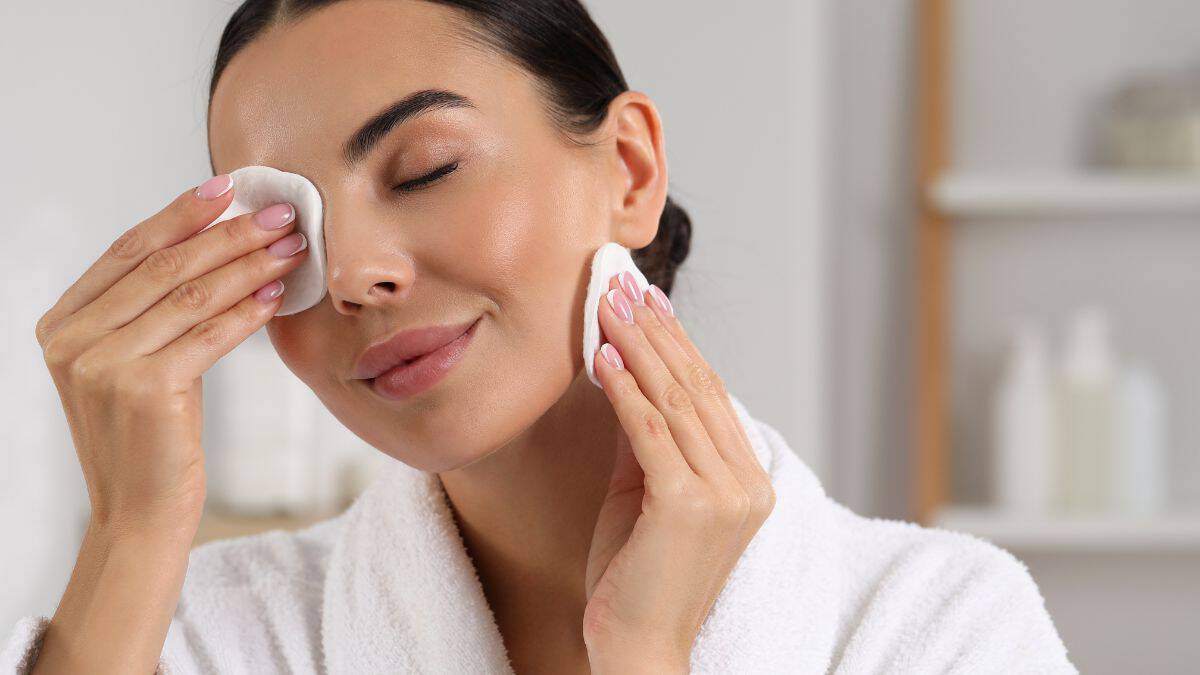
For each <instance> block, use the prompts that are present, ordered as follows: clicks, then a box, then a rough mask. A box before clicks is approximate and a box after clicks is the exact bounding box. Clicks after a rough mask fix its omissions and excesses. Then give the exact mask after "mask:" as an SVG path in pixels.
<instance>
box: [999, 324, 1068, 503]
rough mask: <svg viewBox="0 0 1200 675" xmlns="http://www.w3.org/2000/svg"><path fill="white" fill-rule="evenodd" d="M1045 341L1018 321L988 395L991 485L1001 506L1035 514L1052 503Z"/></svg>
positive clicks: (1053, 427)
mask: <svg viewBox="0 0 1200 675" xmlns="http://www.w3.org/2000/svg"><path fill="white" fill-rule="evenodd" d="M1046 342H1047V341H1046V337H1045V334H1044V331H1043V330H1042V328H1041V326H1039V325H1038V324H1036V323H1034V322H1032V321H1029V320H1026V321H1022V322H1021V323H1020V324H1019V325H1018V327H1017V330H1016V331H1015V332H1014V334H1013V339H1012V345H1011V347H1010V351H1009V355H1008V362H1007V365H1006V367H1005V370H1004V373H1003V375H1002V376H1001V379H1000V384H999V386H998V388H997V390H996V393H995V396H994V400H993V407H992V416H993V417H992V434H993V436H992V459H993V463H992V477H993V483H992V485H993V498H994V502H995V505H996V507H997V508H999V509H1001V510H1005V511H1011V512H1018V513H1022V514H1036V513H1043V512H1045V511H1047V510H1049V509H1050V508H1051V506H1052V501H1053V494H1054V485H1055V481H1054V477H1055V474H1056V472H1057V466H1056V464H1057V459H1058V455H1059V449H1058V443H1057V441H1058V429H1057V426H1058V420H1057V409H1056V407H1055V406H1056V400H1055V390H1054V380H1053V376H1052V374H1051V372H1050V366H1049V357H1048V354H1047V345H1046Z"/></svg>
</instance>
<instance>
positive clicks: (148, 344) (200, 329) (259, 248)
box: [37, 175, 307, 546]
mask: <svg viewBox="0 0 1200 675" xmlns="http://www.w3.org/2000/svg"><path fill="white" fill-rule="evenodd" d="M232 199H233V189H232V186H231V181H230V178H229V176H228V175H221V176H216V177H214V178H212V179H209V180H208V181H206V182H205V183H204V184H203V185H201V186H200V187H198V188H196V189H189V190H188V191H186V192H184V193H183V194H181V195H179V196H178V197H177V198H176V199H175V200H174V201H172V202H171V203H170V204H169V205H167V206H166V208H164V209H163V210H161V211H159V212H158V213H156V214H154V215H153V216H151V217H149V218H147V219H146V220H144V221H143V222H141V223H139V224H138V225H136V226H135V227H133V228H132V229H130V230H128V231H126V232H125V233H124V234H122V235H121V236H120V237H119V238H118V239H116V241H114V242H113V243H112V245H111V246H109V248H108V250H107V251H105V252H104V254H103V255H102V256H100V258H99V259H98V260H96V262H95V263H93V264H92V266H91V267H90V268H89V269H88V270H87V271H86V272H84V274H83V275H82V276H81V277H80V278H79V279H78V280H77V281H75V283H74V284H72V285H71V287H70V288H68V289H67V290H66V292H65V293H63V295H62V297H61V298H59V300H58V302H56V303H55V304H54V306H53V307H52V308H50V310H49V311H47V312H46V313H45V315H44V316H42V318H41V319H40V320H39V321H38V324H37V339H38V343H39V344H41V346H42V349H43V352H44V356H45V361H46V365H47V367H48V368H49V370H50V374H51V376H52V378H53V380H54V383H55V386H56V387H57V389H58V393H59V396H60V398H61V400H62V405H63V409H64V410H65V411H66V417H67V421H68V424H69V426H70V428H71V435H72V438H73V441H74V444H75V450H76V453H77V455H78V457H79V463H80V465H81V467H82V469H83V476H84V480H85V482H86V484H87V490H88V496H89V499H90V501H91V506H92V516H91V518H92V524H93V525H94V526H97V527H102V528H105V529H111V530H116V531H124V530H130V529H138V528H142V529H151V528H153V529H161V528H171V527H179V528H181V529H182V530H184V531H186V530H187V529H188V528H189V527H190V528H191V530H192V532H193V533H194V528H195V526H196V524H197V523H198V521H199V517H200V514H201V511H202V509H203V505H204V498H205V493H206V482H205V471H204V455H203V452H202V449H201V445H200V438H201V426H202V414H201V413H202V411H201V405H202V396H201V375H203V374H204V372H205V371H206V370H208V368H209V367H210V366H212V365H213V364H214V363H215V362H216V361H217V360H218V359H219V358H220V357H221V356H223V355H224V354H226V353H228V352H229V351H231V350H232V349H233V348H234V347H236V346H237V345H238V344H239V343H241V342H242V341H243V340H245V339H246V338H247V337H249V336H250V335H251V334H252V333H254V331H256V330H257V329H259V328H260V327H262V326H263V325H264V324H265V323H266V322H267V321H269V320H270V319H271V317H272V316H274V314H275V312H276V311H277V310H278V308H279V305H280V303H281V302H282V299H281V298H282V294H281V293H280V294H277V295H276V296H274V297H271V296H270V293H269V292H270V291H272V290H276V289H277V287H278V286H281V285H282V281H275V280H277V279H279V277H281V276H283V275H284V274H286V273H288V272H290V271H292V270H293V269H295V268H296V267H297V266H298V265H299V264H300V262H301V260H303V258H304V256H305V255H307V246H306V244H307V242H304V235H302V234H301V233H299V232H294V233H293V232H292V230H293V229H294V228H295V222H294V221H295V217H294V209H293V207H292V206H291V205H289V204H277V205H274V206H270V207H267V208H265V209H262V210H260V211H258V212H257V213H254V214H246V215H244V216H239V217H237V218H232V219H229V220H225V221H222V222H220V223H217V224H216V225H214V226H213V227H211V228H209V229H207V230H204V231H203V232H200V230H201V229H203V228H204V227H205V226H206V225H208V224H209V223H211V222H212V221H213V220H214V219H215V218H217V217H218V216H219V215H220V214H221V213H222V212H224V211H225V209H226V208H227V207H228V206H229V204H230V202H231V201H232ZM197 233H198V234H197ZM193 235H195V236H193ZM285 235H286V236H285ZM301 246H305V248H304V249H302V252H300V253H298V254H296V255H288V253H291V252H292V251H294V250H296V249H297V248H299V247H301ZM256 289H257V292H256ZM260 297H261V298H263V299H262V300H260V299H259V298H260ZM187 539H188V545H189V546H190V537H187Z"/></svg>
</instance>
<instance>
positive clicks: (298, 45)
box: [209, 0, 531, 173]
mask: <svg viewBox="0 0 1200 675" xmlns="http://www.w3.org/2000/svg"><path fill="white" fill-rule="evenodd" d="M463 21H465V19H463V18H461V17H460V15H459V14H457V13H456V12H455V11H454V10H452V9H450V8H447V7H443V6H439V5H436V4H433V3H427V2H419V1H408V0H343V1H342V2H335V3H334V4H332V5H330V6H328V7H325V8H322V9H320V10H317V11H315V12H313V13H311V14H309V15H306V16H305V17H304V18H303V19H301V20H299V21H297V22H294V23H289V24H285V25H282V26H278V27H275V28H272V29H270V30H269V31H268V32H265V33H263V34H261V35H259V36H258V37H257V38H256V39H255V40H254V41H253V42H251V43H250V44H249V45H247V46H246V47H245V48H244V49H243V50H242V51H241V52H239V53H238V55H237V56H235V57H234V58H233V60H232V61H231V62H230V63H229V65H228V67H227V68H226V70H225V72H224V73H223V74H222V76H221V80H220V82H219V83H218V85H217V89H216V91H215V92H214V94H213V100H212V109H211V112H210V116H209V125H210V126H209V148H210V151H211V152H212V159H213V164H214V166H215V168H216V170H217V172H228V171H231V170H233V169H235V168H238V167H240V166H244V165H248V164H266V165H269V166H275V167H277V168H280V169H283V170H285V171H294V172H298V173H306V172H308V173H315V172H318V171H319V170H320V168H321V166H326V167H327V166H329V162H332V161H336V162H339V163H340V161H341V150H342V144H343V143H344V142H345V140H346V139H347V138H348V137H349V136H350V134H352V133H353V132H354V131H355V130H356V129H357V128H358V127H359V126H360V125H361V124H362V123H363V122H364V121H365V120H366V119H368V118H369V117H371V116H373V115H374V114H376V113H377V112H379V111H380V110H382V109H383V108H385V107H387V106H388V105H389V104H391V103H393V102H394V101H396V100H397V99H399V98H402V97H403V96H405V95H407V94H409V93H411V92H414V91H418V90H422V89H433V88H442V89H449V90H451V91H455V92H457V93H461V94H463V95H465V96H468V97H469V98H471V99H473V100H474V101H475V103H476V105H477V106H478V107H479V108H480V110H481V111H484V112H486V113H487V114H499V115H500V116H501V117H502V118H503V117H507V116H506V115H504V113H505V112H506V110H505V109H506V108H511V107H512V106H514V105H519V104H520V103H519V102H518V101H517V100H516V99H517V98H519V96H520V92H522V91H523V92H525V93H529V92H530V91H531V89H529V88H527V87H526V88H522V85H521V81H523V80H525V74H524V72H523V71H522V70H521V69H519V68H516V67H514V65H513V64H512V63H511V62H510V61H508V60H507V59H503V58H499V57H497V56H496V55H495V54H492V53H490V52H487V51H485V50H484V49H483V48H482V47H480V46H479V45H477V44H476V43H474V42H473V41H472V40H470V39H468V38H466V37H465V33H464V32H463V30H464V28H463V26H464V23H463ZM514 95H516V96H514Z"/></svg>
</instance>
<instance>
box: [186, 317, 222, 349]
mask: <svg viewBox="0 0 1200 675" xmlns="http://www.w3.org/2000/svg"><path fill="white" fill-rule="evenodd" d="M192 336H193V337H194V338H195V339H196V341H197V342H199V343H200V344H202V345H204V346H205V347H206V348H208V349H216V348H218V347H220V346H221V345H222V344H223V343H224V342H225V330H224V327H223V326H222V325H221V323H220V322H219V321H217V320H215V319H213V320H209V321H204V322H202V323H199V324H196V327H195V328H193V329H192Z"/></svg>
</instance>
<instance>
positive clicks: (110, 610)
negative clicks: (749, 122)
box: [5, 0, 1074, 673]
mask: <svg viewBox="0 0 1200 675" xmlns="http://www.w3.org/2000/svg"><path fill="white" fill-rule="evenodd" d="M210 94H211V97H210V111H209V112H210V119H209V143H210V152H211V157H212V163H213V170H214V173H215V174H217V175H216V177H214V178H213V179H211V180H209V181H207V182H205V183H204V184H203V185H201V186H199V187H198V188H197V189H196V190H195V191H192V190H188V191H185V192H184V193H183V194H181V195H180V196H179V197H178V198H177V199H176V200H175V201H174V202H173V203H171V204H170V205H169V206H167V207H166V208H165V209H164V210H163V211H161V212H159V213H158V214H156V215H154V216H152V217H151V218H149V219H147V220H146V221H144V222H142V223H140V224H138V225H137V226H136V227H134V228H132V229H131V230H129V231H128V232H127V233H126V234H125V235H123V236H122V237H121V238H120V239H119V240H118V241H117V242H115V243H114V245H113V246H112V247H111V248H110V250H109V251H108V252H106V253H105V255H104V256H103V257H102V258H101V259H100V260H98V261H97V263H96V264H95V265H93V266H92V268H90V269H89V270H88V271H87V272H86V273H85V274H84V275H83V277H82V278H81V279H80V280H79V281H78V282H76V284H74V285H73V286H72V287H71V288H70V289H68V290H67V292H66V293H64V295H63V296H62V298H61V299H60V300H59V302H58V303H57V304H56V305H55V306H54V307H53V308H51V310H50V311H49V312H47V313H46V315H45V316H44V317H43V319H42V320H41V321H40V322H39V325H38V337H39V340H40V342H41V343H42V345H43V348H44V350H45V353H46V361H47V364H48V366H49V367H50V369H51V372H52V373H53V374H54V377H55V382H56V384H57V385H58V387H59V391H60V394H61V395H62V397H63V402H64V408H65V409H66V412H67V415H68V419H69V420H70V422H71V428H72V432H73V434H74V440H75V444H76V447H77V450H78V453H79V457H80V461H81V464H82V466H83V469H84V474H85V477H86V479H87V484H88V489H89V495H90V497H91V502H92V517H91V521H90V525H89V528H88V532H87V535H86V536H85V539H84V542H83V545H82V547H81V549H80V553H79V560H78V563H77V566H76V569H75V573H74V574H73V576H72V579H71V581H70V583H69V585H68V587H67V589H66V592H65V593H64V595H63V598H62V601H61V603H60V605H59V607H58V610H57V612H56V613H55V615H54V617H53V619H47V618H46V617H40V616H34V617H28V618H27V619H26V620H23V621H22V622H21V623H20V624H18V626H17V628H16V630H15V631H14V633H13V635H12V636H11V637H10V640H9V646H8V649H7V651H6V657H5V658H6V659H7V662H8V663H10V664H13V667H14V668H15V669H16V670H17V671H19V672H25V671H27V670H32V671H33V672H39V673H41V672H46V673H50V672H83V671H86V672H92V671H97V672H99V671H108V670H113V671H118V672H135V671H141V672H148V671H150V670H152V669H154V668H155V667H158V668H159V669H160V671H162V672H256V673H258V672H273V671H280V672H325V671H330V672H356V673H357V672H362V673H365V672H414V671H415V672H455V673H457V672H512V671H515V672H522V673H523V672H554V673H566V672H620V673H628V672H653V673H668V672H688V671H689V669H690V670H691V672H745V673H764V672H821V671H830V670H836V671H838V672H875V671H880V670H883V671H898V672H922V673H924V672H941V671H945V670H952V671H956V672H957V671H963V672H968V671H969V672H987V671H996V672H1000V671H1003V672H1029V671H1034V670H1036V671H1054V672H1059V671H1061V672H1073V671H1074V669H1073V668H1072V667H1071V665H1070V663H1069V662H1068V661H1067V659H1066V656H1065V650H1064V649H1063V646H1062V643H1061V641H1060V640H1059V638H1058V635H1057V634H1056V632H1055V630H1054V627H1053V625H1052V623H1051V621H1050V618H1049V616H1048V615H1047V614H1046V611H1045V609H1044V607H1043V604H1042V600H1041V597H1040V595H1039V593H1038V590H1037V588H1036V586H1035V585H1034V583H1033V581H1032V579H1031V578H1030V577H1029V575H1028V573H1027V572H1026V570H1025V568H1024V567H1023V566H1022V565H1021V564H1020V563H1019V562H1018V561H1016V559H1014V558H1012V557H1011V556H1009V555H1008V554H1007V553H1005V552H1003V551H1001V550H999V549H997V548H995V547H992V546H990V545H988V544H985V543H983V542H981V541H978V540H975V539H972V538H969V537H966V536H963V535H956V534H952V533H948V532H940V531H935V530H925V529H921V528H918V527H916V526H914V525H911V524H905V523H899V522H888V521H878V520H868V519H864V518H861V517H858V516H856V515H855V514H853V513H850V512H849V511H847V510H846V509H844V508H842V507H841V506H839V505H837V504H836V503H834V502H832V501H830V500H829V499H828V498H827V497H825V495H824V494H823V492H822V491H821V488H820V486H819V484H818V483H817V482H816V480H815V478H814V477H813V476H812V474H811V473H810V472H809V471H808V469H807V468H806V467H804V465H803V464H802V463H801V462H800V460H799V459H798V458H797V457H796V456H795V454H794V453H792V451H791V450H790V449H789V448H788V446H787V444H786V443H785V442H784V440H783V439H782V438H781V437H780V436H779V434H778V433H777V432H775V430H774V429H772V428H771V427H770V426H768V425H767V424H765V423H762V422H759V421H758V420H756V419H754V418H753V417H751V416H750V415H749V414H748V413H747V411H746V410H745V408H744V407H743V406H742V405H741V403H740V402H739V401H738V400H737V399H736V398H735V397H733V396H732V395H729V394H727V393H726V392H725V391H724V389H723V387H722V385H721V380H720V378H719V377H718V376H717V375H716V374H715V373H713V372H712V371H711V369H710V368H709V366H708V364H707V363H706V361H705V360H704V358H703V356H702V355H701V354H700V353H699V352H698V351H697V350H696V348H695V346H694V345H693V344H692V342H691V341H690V340H689V338H688V336H687V333H686V331H685V329H684V326H683V325H682V324H681V322H680V321H679V320H678V318H677V317H675V316H674V314H673V311H672V309H671V306H670V301H669V299H668V298H667V295H668V294H669V293H670V291H671V286H672V280H673V277H674V274H675V268H676V267H677V266H678V265H679V264H680V263H681V262H682V261H683V259H684V258H685V256H686V255H687V252H688V243H689V236H690V223H689V221H688V218H687V216H686V215H685V214H684V212H683V211H682V210H681V209H680V208H679V207H678V206H677V205H675V204H674V203H673V202H672V201H671V200H670V199H668V198H667V165H666V155H665V151H664V144H663V133H662V128H661V123H660V119H659V115H658V112H657V110H656V109H655V107H654V105H653V103H652V102H651V100H650V99H649V98H647V97H646V96H645V95H644V94H641V93H639V92H635V91H629V90H628V89H627V87H626V85H625V81H624V78H623V76H622V74H621V71H620V69H619V68H618V66H617V63H616V61H615V59H614V57H613V55H612V54H611V51H610V49H609V45H608V43H607V41H606V40H605V39H604V37H603V36H602V34H601V33H600V31H599V30H598V29H597V28H596V26H595V25H594V24H593V23H592V21H591V19H590V18H589V16H588V14H587V13H586V11H585V10H584V8H583V7H582V6H581V5H580V4H578V2H577V1H576V0H522V1H517V0H494V1H487V0H427V1H418V0H340V1H339V0H303V1H302V0H293V1H291V2H288V1H287V0H248V1H247V2H245V3H244V4H243V5H242V6H241V7H240V8H239V9H238V10H237V12H236V13H235V14H234V16H233V17H232V18H231V20H230V23H229V25H228V26H227V27H226V29H225V32H224V34H223V36H222V39H221V44H220V48H219V52H218V55H217V59H216V65H215V68H214V71H213V79H212V87H211V90H210ZM253 164H261V165H269V166H274V167H278V168H281V169H283V170H285V171H292V172H295V173H299V174H302V175H304V176H306V177H308V178H309V179H310V180H312V181H313V182H314V184H316V185H317V186H319V188H320V190H321V193H322V197H323V199H324V203H325V209H326V210H325V231H324V236H325V247H326V255H327V263H328V279H327V284H328V296H327V299H325V300H322V302H321V303H320V304H318V305H317V306H315V307H312V308H311V309H309V310H307V311H304V312H300V313H298V314H294V315H288V316H280V317H273V314H274V312H275V310H276V308H278V306H279V303H280V294H279V291H280V290H281V289H280V287H279V284H278V283H276V282H275V281H274V280H276V279H278V278H279V277H282V276H283V275H284V274H286V273H287V272H289V271H291V270H292V269H294V267H295V266H296V265H298V264H299V263H300V261H301V260H303V259H304V256H305V255H307V253H306V249H305V248H304V242H303V241H302V238H301V237H300V236H299V234H298V233H296V232H293V230H294V226H295V223H294V213H295V211H294V209H292V208H290V207H289V206H288V205H279V206H275V207H269V208H266V209H263V210H261V211H259V212H258V213H257V214H253V215H251V214H248V215H246V216H243V217H240V218H236V219H232V220H229V221H227V222H224V223H221V224H220V225H218V226H216V227H214V228H212V229H211V230H209V231H205V232H202V233H200V234H197V235H196V236H195V237H194V238H192V237H191V235H193V234H195V233H196V232H197V230H199V229H200V228H202V227H203V226H204V225H206V224H207V223H209V222H211V220H212V219H213V218H215V217H216V216H217V215H218V214H220V213H221V212H222V211H223V210H224V209H225V207H226V206H228V204H229V203H230V200H231V199H232V195H233V189H232V186H231V183H230V181H229V178H228V175H227V173H228V172H229V171H232V170H233V169H236V168H238V167H240V166H245V165H253ZM227 235H228V236H227ZM608 241H616V242H618V243H620V244H622V245H623V246H626V247H627V248H629V249H631V250H633V251H635V252H636V253H635V259H636V260H637V262H638V264H639V267H640V268H641V269H642V270H643V271H644V272H645V273H646V275H647V277H648V279H649V280H650V281H651V282H653V283H654V284H655V286H654V287H653V288H651V289H649V290H643V289H638V288H636V287H631V286H630V284H629V283H627V282H628V280H627V279H620V278H613V279H611V280H609V285H610V287H611V289H612V290H613V291H614V292H613V293H611V294H610V295H609V296H607V297H608V298H609V301H608V302H602V303H601V306H600V309H599V312H600V322H601V326H602V328H603V331H604V334H605V336H606V338H607V340H608V341H609V342H610V343H611V344H606V345H605V346H604V347H603V348H602V349H601V352H600V357H602V358H599V357H598V358H597V377H598V378H599V380H600V381H601V384H602V388H601V389H597V388H596V387H595V386H593V385H592V384H591V382H590V381H589V380H588V377H587V375H586V373H585V371H584V370H583V367H582V366H583V364H582V359H581V358H580V355H579V354H578V353H577V349H576V345H578V344H579V342H580V339H581V335H580V332H579V326H580V324H581V320H582V317H581V316H580V314H579V311H580V307H581V305H582V298H583V294H584V291H585V288H586V283H587V274H588V270H589V264H590V260H591V256H592V254H593V253H594V252H595V251H596V249H597V248H598V247H599V246H600V245H602V244H603V243H605V242H608ZM262 248H267V251H262V250H260V249H262ZM256 289H258V290H256ZM284 292H286V291H284ZM264 324H265V325H266V326H267V330H268V332H269V334H270V338H271V340H272V342H273V343H274V345H275V348H276V350H277V352H278V353H279V355H280V357H281V358H282V359H283V361H284V362H285V363H286V364H287V366H288V368H290V369H291V370H292V372H293V373H295V374H296V376H297V377H299V378H300V379H301V380H303V381H304V382H305V383H306V384H307V385H308V386H310V387H311V388H312V389H313V391H314V392H316V393H317V395H318V396H319V397H320V399H321V400H322V401H323V402H324V404H325V405H326V406H327V407H328V408H329V409H330V410H331V411H332V412H333V413H334V415H335V416H336V417H337V418H338V419H339V420H340V421H341V422H342V423H344V424H345V425H346V426H347V427H348V428H349V429H351V430H353V431H354V433H356V434H358V435H359V436H360V437H362V438H363V439H364V440H366V441H367V442H369V443H370V444H371V445H373V446H374V447H376V448H378V449H379V450H380V451H382V452H384V453H386V454H388V455H390V456H392V457H393V458H395V459H397V460H399V461H398V462H397V463H395V464H394V465H393V467H392V468H393V471H392V472H391V473H389V474H387V475H386V476H384V477H383V478H381V479H380V480H379V481H377V482H376V483H375V484H374V485H372V486H371V487H370V488H369V489H368V490H367V491H366V492H365V493H364V494H363V495H362V496H360V498H359V499H358V500H357V501H356V502H355V504H354V505H353V506H352V507H351V508H350V509H349V510H348V511H347V512H345V513H344V514H342V515H340V516H339V517H337V518H334V519H331V520H328V521H325V522H323V523H320V524H318V525H316V526H314V527H311V528H309V529H306V530H303V531H300V532H296V533H283V532H278V531H277V532H271V533H266V534H262V535H257V536H253V537H246V538H241V539H235V540H230V541H224V542H218V543H214V544H209V545H206V546H202V547H200V548H198V549H196V550H195V551H193V552H191V553H190V555H189V547H190V544H191V541H192V538H193V536H194V534H195V530H196V526H197V522H198V520H199V517H200V513H201V507H202V504H203V500H204V496H205V474H204V465H203V453H202V450H201V447H200V444H199V438H200V434H199V429H200V412H201V411H200V401H201V397H200V391H201V390H200V382H201V380H200V376H201V375H202V373H203V372H204V370H206V369H207V368H208V367H209V366H211V365H212V363H213V362H215V361H216V360H217V359H218V358H219V357H220V356H221V355H223V354H225V353H227V352H228V351H229V350H231V349H233V348H234V347H235V346H236V345H237V344H238V343H239V342H240V341H242V340H243V339H245V338H246V337H247V336H248V335H250V334H251V333H252V332H253V331H254V330H256V329H257V328H259V327H261V326H262V325H264ZM416 327H434V328H435V329H436V330H432V331H429V332H426V333H423V334H422V336H423V337H424V338H427V339H426V340H425V341H424V342H421V341H420V340H414V341H410V342H406V343H405V345H404V346H406V347H411V348H413V349H414V350H415V351H421V350H422V349H424V350H428V349H429V348H432V347H434V346H437V345H438V344H445V343H447V342H449V341H450V340H452V339H453V340H456V342H455V344H456V345H457V347H454V348H453V349H451V350H450V351H448V352H443V355H448V354H452V355H453V356H454V357H455V359H447V363H449V362H450V361H451V360H452V361H453V363H452V364H450V365H451V367H449V368H448V369H443V370H441V371H439V372H437V373H434V374H435V375H436V377H432V376H430V377H424V378H408V379H406V378H404V377H397V378H394V381H393V382H392V385H391V386H386V385H380V383H378V382H373V381H371V380H368V379H365V378H367V377H370V376H371V375H374V374H377V373H378V371H379V367H376V368H373V369H368V368H366V366H365V365H364V364H367V362H368V361H370V359H369V358H364V356H363V352H364V349H365V348H366V347H368V346H369V345H374V344H377V343H379V342H380V341H382V340H385V339H387V338H390V337H392V336H393V335H395V334H396V333H397V331H400V330H409V329H413V328H416ZM443 329H444V330H443ZM418 347H420V348H418ZM394 360H395V359H392V361H394ZM375 365H376V366H379V364H375ZM385 365H392V364H390V363H389V364H385ZM425 374H426V375H429V372H426V373H425ZM417 380H420V381H419V382H417ZM264 404H265V405H269V402H264ZM185 572H186V575H185Z"/></svg>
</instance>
